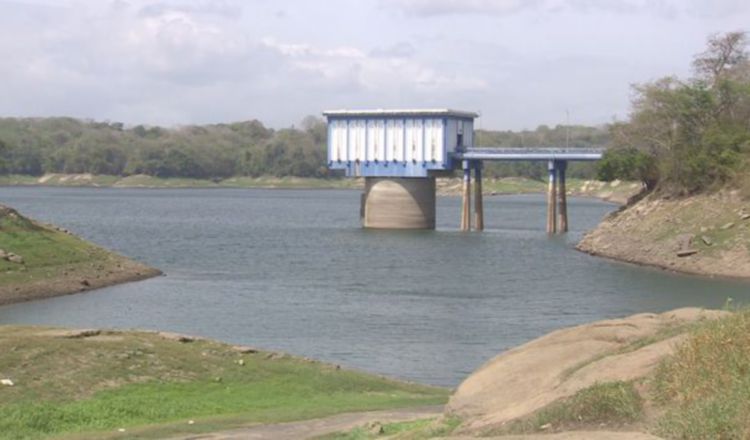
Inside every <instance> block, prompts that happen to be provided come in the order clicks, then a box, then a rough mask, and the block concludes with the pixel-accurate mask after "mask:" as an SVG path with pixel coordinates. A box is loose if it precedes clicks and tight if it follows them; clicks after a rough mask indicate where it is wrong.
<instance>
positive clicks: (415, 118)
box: [323, 109, 477, 229]
mask: <svg viewBox="0 0 750 440" xmlns="http://www.w3.org/2000/svg"><path fill="white" fill-rule="evenodd" d="M323 114H324V115H325V116H326V117H327V118H328V167H329V168H331V169H341V170H345V171H346V175H347V176H349V177H364V178H365V193H364V195H363V197H362V209H361V212H362V222H363V226H364V227H366V228H384V229H434V228H435V177H436V176H438V175H441V174H446V172H450V171H453V170H454V169H455V168H458V167H460V166H461V163H460V161H456V160H455V156H456V154H457V153H461V152H463V151H466V150H467V149H470V148H472V147H473V146H474V118H476V117H477V114H476V113H472V112H465V111H457V110H449V109H427V110H332V111H326V112H324V113H323Z"/></svg>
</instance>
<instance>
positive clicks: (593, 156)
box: [454, 147, 606, 160]
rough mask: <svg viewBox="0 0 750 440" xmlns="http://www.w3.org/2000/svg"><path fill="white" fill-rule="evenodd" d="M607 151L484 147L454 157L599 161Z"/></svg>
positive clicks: (458, 152) (599, 148)
mask: <svg viewBox="0 0 750 440" xmlns="http://www.w3.org/2000/svg"><path fill="white" fill-rule="evenodd" d="M605 150H606V148H602V147H591V148H559V147H528V148H515V147H514V148H510V147H482V148H468V149H466V150H464V151H457V152H456V153H454V157H455V158H457V159H461V160H599V159H601V158H602V155H603V154H604V151H605Z"/></svg>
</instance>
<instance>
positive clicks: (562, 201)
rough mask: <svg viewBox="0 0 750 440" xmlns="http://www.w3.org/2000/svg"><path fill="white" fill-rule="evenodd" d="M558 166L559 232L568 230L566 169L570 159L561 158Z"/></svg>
mask: <svg viewBox="0 0 750 440" xmlns="http://www.w3.org/2000/svg"><path fill="white" fill-rule="evenodd" d="M556 168H557V180H558V185H557V211H558V213H557V216H558V225H557V231H558V232H568V196H567V194H566V193H567V189H566V188H565V170H566V169H567V168H568V161H566V160H559V161H557V164H556Z"/></svg>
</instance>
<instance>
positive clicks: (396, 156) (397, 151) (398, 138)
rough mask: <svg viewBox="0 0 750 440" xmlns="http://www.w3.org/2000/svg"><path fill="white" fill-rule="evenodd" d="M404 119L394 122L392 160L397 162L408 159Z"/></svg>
mask: <svg viewBox="0 0 750 440" xmlns="http://www.w3.org/2000/svg"><path fill="white" fill-rule="evenodd" d="M404 130H405V127H404V121H403V120H402V119H397V120H396V121H394V123H393V144H392V154H393V155H392V156H391V160H395V161H396V162H403V161H405V160H406V154H405V151H404V135H405V134H404Z"/></svg>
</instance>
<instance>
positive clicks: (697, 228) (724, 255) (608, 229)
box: [578, 191, 750, 278]
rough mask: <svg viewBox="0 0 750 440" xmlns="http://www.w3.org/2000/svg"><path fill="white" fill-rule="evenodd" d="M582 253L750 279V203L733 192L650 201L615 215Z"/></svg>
mask: <svg viewBox="0 0 750 440" xmlns="http://www.w3.org/2000/svg"><path fill="white" fill-rule="evenodd" d="M578 249H579V250H581V251H583V252H587V253H589V254H592V255H597V256H601V257H606V258H612V259H615V260H620V261H626V262H630V263H635V264H642V265H649V266H655V267H659V268H663V269H667V270H672V271H677V272H684V273H691V274H697V275H707V276H723V277H738V278H750V202H748V201H747V200H743V199H742V198H741V197H740V196H739V194H737V193H736V192H733V191H721V192H717V193H714V194H702V195H696V196H692V197H686V198H676V199H664V198H661V197H658V196H656V195H650V196H648V197H646V198H644V199H643V200H641V201H639V202H637V203H635V204H633V205H631V206H628V207H626V208H624V209H621V210H620V211H617V212H615V213H612V214H611V215H609V216H608V217H607V218H605V219H604V221H602V223H601V224H600V225H599V226H598V227H597V228H596V229H594V230H593V231H591V232H589V233H588V234H586V236H585V237H584V238H583V240H581V242H580V243H579V244H578Z"/></svg>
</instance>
